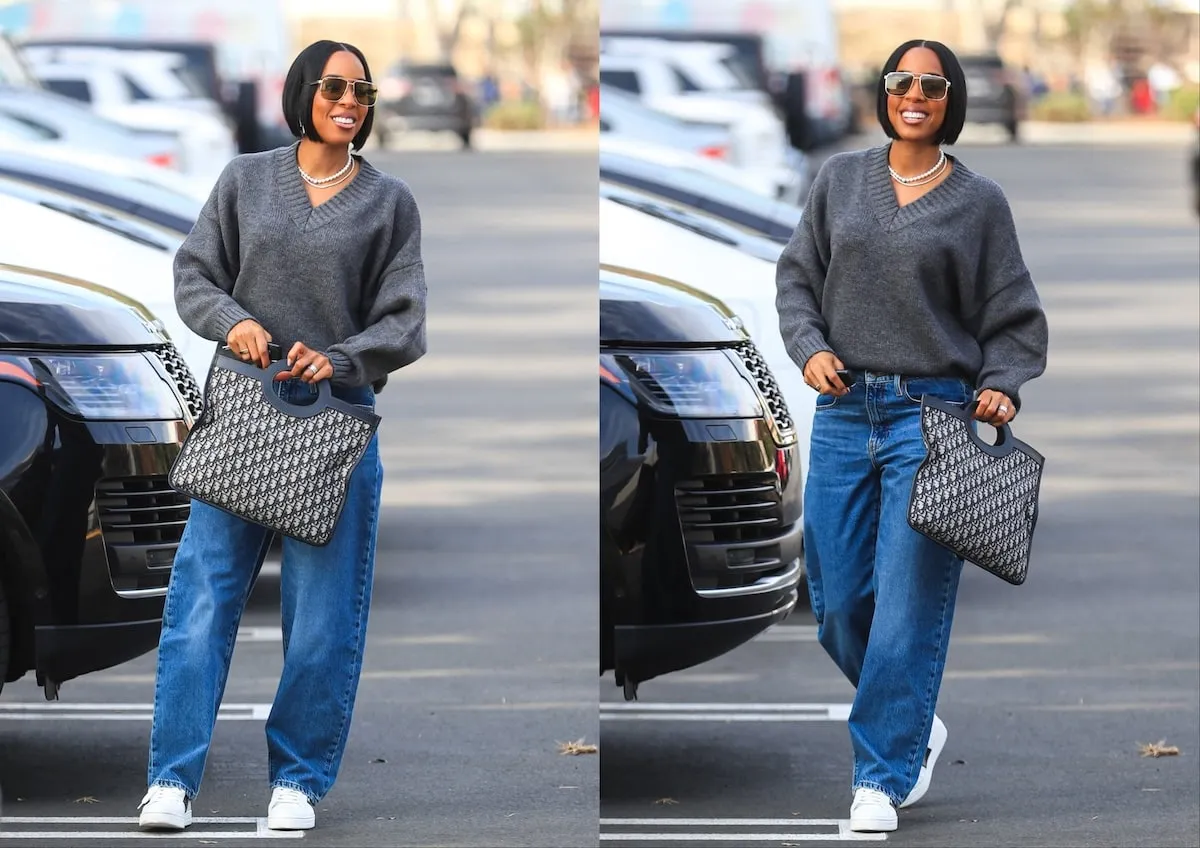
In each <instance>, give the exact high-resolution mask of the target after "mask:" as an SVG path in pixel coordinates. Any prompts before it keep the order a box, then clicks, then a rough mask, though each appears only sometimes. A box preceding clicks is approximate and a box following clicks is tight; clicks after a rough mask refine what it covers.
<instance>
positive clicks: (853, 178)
mask: <svg viewBox="0 0 1200 848" xmlns="http://www.w3.org/2000/svg"><path fill="white" fill-rule="evenodd" d="M887 153H888V146H887V145H883V146H881V147H875V148H871V149H869V150H856V151H852V152H848V153H839V154H836V155H834V156H832V157H830V158H829V160H828V161H826V162H825V163H824V165H822V167H821V169H820V170H819V171H818V173H817V176H816V178H815V180H814V181H813V185H812V189H811V192H810V194H809V197H808V201H807V205H806V206H805V210H804V217H803V218H802V219H801V221H800V223H799V225H798V226H797V227H796V231H795V233H794V234H793V235H792V238H791V241H790V242H789V243H788V245H787V247H786V248H785V249H784V251H783V254H782V255H781V256H780V258H779V263H778V266H777V271H776V285H777V295H776V306H777V308H778V311H779V328H780V331H781V333H782V335H783V340H784V343H785V344H786V345H787V349H788V353H789V354H790V355H791V357H792V359H793V360H794V361H795V362H796V364H797V365H799V366H800V367H801V368H803V367H804V364H805V363H806V362H807V361H808V359H809V357H811V356H812V355H813V354H814V353H816V352H817V351H821V350H830V351H833V352H834V353H835V354H836V355H837V356H838V358H839V359H841V360H842V361H843V362H844V363H845V364H846V367H847V368H850V369H854V370H859V371H874V372H878V373H884V374H903V375H906V376H912V377H933V376H939V377H945V376H957V377H962V378H964V379H966V380H968V381H970V382H971V383H973V384H974V385H975V387H976V388H977V389H979V390H982V389H989V388H990V389H997V390H999V391H1001V392H1004V393H1005V394H1006V395H1008V396H1009V397H1011V398H1012V399H1013V402H1014V403H1015V404H1017V405H1018V406H1019V405H1020V403H1021V400H1020V390H1021V386H1022V385H1023V384H1024V383H1025V382H1026V381H1028V380H1031V379H1033V378H1034V377H1036V376H1038V375H1039V374H1041V373H1042V371H1043V370H1045V367H1046V346H1047V343H1048V330H1047V326H1046V316H1045V313H1044V312H1043V311H1042V306H1041V302H1040V300H1039V299H1038V295H1037V291H1036V290H1035V289H1034V286H1033V280H1032V279H1031V278H1030V275H1029V270H1028V269H1027V268H1026V267H1025V261H1024V259H1023V258H1022V256H1021V248H1020V245H1019V244H1018V242H1017V233H1016V228H1015V226H1014V225H1013V218H1012V212H1011V211H1010V209H1009V206H1008V201H1007V200H1006V199H1005V197H1004V193H1003V192H1002V191H1001V190H1000V187H999V186H998V185H996V183H994V182H992V181H991V180H989V179H987V178H986V177H983V176H980V175H979V174H975V173H973V172H971V171H970V170H969V169H968V168H967V167H966V166H965V165H963V163H962V162H960V161H959V160H958V159H957V158H954V159H953V164H954V169H953V171H952V172H951V173H950V175H949V176H948V177H947V178H946V179H945V181H943V182H942V183H941V184H940V185H938V186H937V187H935V188H934V189H933V190H932V191H930V192H929V193H928V194H926V195H925V196H923V197H922V198H920V199H919V200H916V201H914V202H913V203H910V204H908V205H907V206H904V207H901V206H899V204H898V203H897V202H896V195H895V191H894V190H893V188H892V182H891V177H890V176H889V174H888V168H887Z"/></svg>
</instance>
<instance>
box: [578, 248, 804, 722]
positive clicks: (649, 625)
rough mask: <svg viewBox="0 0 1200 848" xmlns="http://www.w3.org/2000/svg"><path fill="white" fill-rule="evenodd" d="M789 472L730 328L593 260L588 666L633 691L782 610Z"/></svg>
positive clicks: (768, 391)
mask: <svg viewBox="0 0 1200 848" xmlns="http://www.w3.org/2000/svg"><path fill="white" fill-rule="evenodd" d="M801 512H802V504H801V473H800V460H799V456H798V451H797V446H796V437H795V434H794V430H793V425H792V421H791V418H790V416H789V414H788V410H787V406H786V405H785V404H784V400H783V395H782V394H781V393H780V391H779V387H778V386H777V385H776V383H775V379H774V377H772V376H771V372H770V370H769V369H768V368H767V365H766V363H765V362H764V361H763V360H762V358H761V356H759V354H758V352H757V350H756V349H755V347H754V344H753V342H751V341H750V337H749V335H747V333H746V332H745V330H744V329H743V327H742V326H741V322H740V321H739V320H738V319H737V318H736V317H735V316H734V315H733V314H732V313H731V312H729V310H728V309H727V308H726V307H725V306H724V304H722V303H721V302H720V301H717V300H714V299H712V298H710V297H708V296H707V295H704V294H702V293H700V292H697V291H695V290H693V289H690V288H688V287H687V286H684V285H682V284H679V283H675V282H673V281H671V280H666V279H663V278H659V277H651V276H647V275H642V274H640V273H638V272H634V271H630V270H628V269H621V268H615V267H611V266H601V269H600V598H601V601H600V673H601V674H604V673H605V672H606V671H609V670H613V671H614V674H615V678H616V682H617V685H618V686H622V687H623V688H624V692H625V698H626V699H627V700H632V699H633V698H635V697H636V694H637V687H638V684H639V683H641V682H642V681H644V680H648V679H650V678H652V677H656V676H658V675H661V674H666V673H668V672H671V671H678V670H680V669H684V668H689V667H691V666H694V665H698V664H700V663H702V662H706V661H707V660H710V659H713V658H714V657H717V656H720V655H721V654H724V653H726V652H728V651H730V650H732V649H733V648H736V647H737V646H738V645H741V644H742V643H744V642H746V641H748V640H749V639H751V638H753V637H754V636H756V635H757V634H759V633H761V632H762V631H763V630H765V629H766V628H768V627H770V626H771V625H773V624H776V623H778V622H780V621H782V620H783V619H784V618H786V617H787V616H788V614H789V613H790V612H791V611H792V608H793V607H794V606H795V604H796V600H797V586H798V585H799V582H800V579H801V573H802V567H803V564H802V562H801V557H802V551H803V524H802V521H801Z"/></svg>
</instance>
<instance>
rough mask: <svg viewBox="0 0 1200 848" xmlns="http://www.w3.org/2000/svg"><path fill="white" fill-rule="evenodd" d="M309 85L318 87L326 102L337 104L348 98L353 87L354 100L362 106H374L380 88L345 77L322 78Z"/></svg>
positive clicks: (367, 82) (365, 81) (364, 81)
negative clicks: (347, 92)
mask: <svg viewBox="0 0 1200 848" xmlns="http://www.w3.org/2000/svg"><path fill="white" fill-rule="evenodd" d="M309 85H315V86H317V91H318V92H320V94H321V96H322V97H323V98H325V99H326V100H329V101H332V102H334V103H336V102H337V101H339V100H341V99H342V98H343V97H345V96H346V90H347V89H349V88H351V87H353V91H354V100H355V102H356V103H358V104H359V105H360V106H374V105H375V99H376V97H377V95H378V92H379V88H378V87H377V86H376V85H375V84H374V83H373V82H370V81H369V80H348V79H345V78H344V77H321V79H319V80H317V81H316V82H310V83H309Z"/></svg>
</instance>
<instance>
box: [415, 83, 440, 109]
mask: <svg viewBox="0 0 1200 848" xmlns="http://www.w3.org/2000/svg"><path fill="white" fill-rule="evenodd" d="M413 99H414V100H416V101H417V103H419V104H420V105H422V106H433V105H435V104H438V103H441V102H442V92H441V91H439V90H438V89H436V88H434V87H433V86H420V87H418V88H417V89H416V90H415V91H413Z"/></svg>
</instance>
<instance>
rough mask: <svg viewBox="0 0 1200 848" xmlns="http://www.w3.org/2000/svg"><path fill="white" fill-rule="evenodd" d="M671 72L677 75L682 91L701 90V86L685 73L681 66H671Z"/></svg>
mask: <svg viewBox="0 0 1200 848" xmlns="http://www.w3.org/2000/svg"><path fill="white" fill-rule="evenodd" d="M671 72H672V73H673V74H674V75H675V82H677V83H679V90H680V91H700V90H701V89H700V86H698V85H696V83H695V82H693V81H692V78H691V77H689V76H688V75H687V74H685V73H684V72H683V71H681V70H679V68H674V67H673V68H671Z"/></svg>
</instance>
